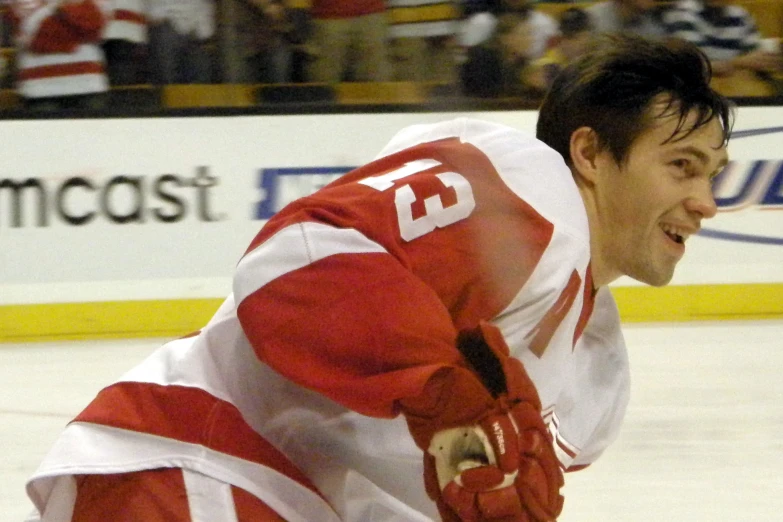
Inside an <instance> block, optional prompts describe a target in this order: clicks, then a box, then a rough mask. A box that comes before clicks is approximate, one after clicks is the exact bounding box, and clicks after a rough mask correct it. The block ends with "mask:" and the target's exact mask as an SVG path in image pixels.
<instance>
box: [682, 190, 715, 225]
mask: <svg viewBox="0 0 783 522" xmlns="http://www.w3.org/2000/svg"><path fill="white" fill-rule="evenodd" d="M685 208H686V210H688V212H692V213H694V214H698V215H699V216H701V218H703V219H710V218H713V217H715V214H717V213H718V205H717V203H715V197H714V196H713V195H712V185H711V184H709V183H706V184H705V186H704V187H702V186H701V185H700V188H699V193H698V194H694V195H692V196H691V197H689V198H688V199H686V200H685Z"/></svg>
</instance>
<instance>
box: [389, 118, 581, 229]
mask: <svg viewBox="0 0 783 522" xmlns="http://www.w3.org/2000/svg"><path fill="white" fill-rule="evenodd" d="M446 138H459V140H460V141H461V142H463V143H470V144H471V145H473V146H475V147H476V148H478V149H479V150H480V151H481V152H482V153H484V154H485V155H486V156H487V158H488V159H489V161H490V162H491V163H492V165H493V166H494V167H495V169H496V171H497V173H498V175H499V176H500V177H501V179H502V180H503V182H504V183H505V184H506V185H507V186H508V187H509V188H510V189H511V190H512V191H513V192H514V193H515V194H517V195H518V196H519V197H520V198H521V199H523V200H524V201H525V202H526V203H528V204H529V205H531V206H532V207H533V208H535V209H536V211H537V212H538V213H539V214H541V216H542V217H544V218H545V219H547V220H548V221H549V222H551V223H553V224H554V225H555V227H556V228H559V229H560V231H562V232H565V233H566V234H568V235H570V236H572V237H577V238H581V239H582V240H584V241H586V240H587V237H588V233H587V214H586V212H585V209H584V203H583V202H582V199H581V197H580V196H579V192H578V191H577V188H576V184H575V183H574V180H573V177H572V174H571V170H570V169H569V168H568V166H567V165H566V163H565V160H564V159H563V157H562V156H561V155H560V154H559V153H558V152H556V151H555V150H554V149H552V148H551V147H549V146H548V145H547V144H545V143H544V142H542V141H540V140H538V139H537V138H535V137H534V136H530V135H528V134H525V133H524V132H522V131H520V130H518V129H515V128H513V127H509V126H506V125H502V124H499V123H494V122H490V121H484V120H477V119H471V118H457V119H453V120H447V121H443V122H439V123H434V124H421V125H412V126H410V127H406V128H404V129H402V130H401V131H400V132H398V133H397V134H396V135H395V136H394V137H393V138H392V139H391V140H390V141H389V143H388V144H387V145H386V147H384V148H383V150H381V152H380V153H379V154H378V156H377V157H376V159H378V158H382V157H385V156H389V155H391V154H394V153H397V152H400V151H402V150H404V149H406V148H409V147H412V146H415V145H418V144H421V143H428V142H432V141H437V140H442V139H446Z"/></svg>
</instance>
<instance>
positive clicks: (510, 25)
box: [460, 0, 558, 97]
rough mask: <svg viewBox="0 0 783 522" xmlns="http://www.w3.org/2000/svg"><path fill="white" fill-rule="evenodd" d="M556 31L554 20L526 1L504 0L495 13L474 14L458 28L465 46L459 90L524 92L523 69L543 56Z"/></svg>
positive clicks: (479, 93) (491, 93) (492, 93)
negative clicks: (460, 88)
mask: <svg viewBox="0 0 783 522" xmlns="http://www.w3.org/2000/svg"><path fill="white" fill-rule="evenodd" d="M557 31H558V29H557V22H556V21H555V20H554V19H553V18H552V17H550V16H549V15H547V14H544V13H542V12H540V11H537V10H535V9H534V8H533V4H532V3H530V2H529V1H527V0H504V1H503V3H502V5H501V6H500V7H499V9H497V10H495V12H480V13H474V14H473V15H472V16H471V17H470V18H468V20H467V21H466V22H465V25H464V26H463V28H462V30H461V31H460V43H461V45H462V46H464V47H465V48H466V49H467V52H466V58H465V63H463V64H462V66H461V70H460V83H461V86H462V90H463V93H464V94H466V95H468V96H478V97H495V96H500V95H520V94H524V91H525V90H526V86H525V83H524V81H523V78H524V74H523V72H524V70H525V68H526V67H527V65H528V64H530V63H531V62H532V61H533V60H536V59H538V58H540V57H541V56H543V54H544V52H545V51H546V48H547V46H548V44H549V42H550V41H551V40H552V39H553V38H554V37H555V36H557Z"/></svg>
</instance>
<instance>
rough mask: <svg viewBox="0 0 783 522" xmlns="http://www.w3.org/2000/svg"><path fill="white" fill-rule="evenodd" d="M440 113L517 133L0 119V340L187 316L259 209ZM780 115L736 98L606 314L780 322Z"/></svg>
mask: <svg viewBox="0 0 783 522" xmlns="http://www.w3.org/2000/svg"><path fill="white" fill-rule="evenodd" d="M457 116H467V117H474V118H482V119H489V120H493V121H498V122H501V123H506V124H509V125H511V126H514V127H517V128H520V129H522V130H524V131H527V132H530V133H533V132H534V130H535V117H536V113H535V112H532V111H531V112H519V111H517V112H485V113H427V114H357V115H318V116H312V115H308V116H304V115H303V116H234V117H209V118H207V117H192V118H146V119H105V120H94V119H92V120H91V119H85V120H71V121H64V120H38V121H32V120H31V121H3V122H0V140H1V141H0V142H1V143H3V146H4V150H5V151H6V154H4V157H3V162H2V165H0V244H2V248H1V249H0V274H2V279H0V341H3V340H15V341H19V340H35V339H41V340H43V339H65V338H88V337H95V338H107V337H131V336H158V335H163V336H169V335H178V334H181V333H186V332H188V331H191V330H194V329H197V328H198V327H200V326H201V325H202V324H203V323H204V322H205V321H206V320H207V319H208V318H209V316H210V315H211V313H212V312H213V311H214V310H215V309H216V307H217V306H218V304H219V303H220V301H221V299H222V298H223V297H224V296H225V295H226V294H227V293H228V292H230V289H231V274H232V272H233V268H234V266H235V264H236V262H237V260H238V259H239V258H240V257H241V255H242V254H243V252H244V249H245V248H246V246H247V244H248V243H249V241H250V239H251V238H252V237H253V236H254V235H255V233H256V232H257V231H258V229H259V228H260V226H261V225H262V224H263V222H264V220H265V219H267V218H268V217H269V216H270V215H272V214H274V212H276V211H277V210H279V209H280V208H282V206H283V205H285V204H286V203H287V202H288V201H291V200H292V199H295V198H296V197H299V196H302V195H306V194H308V193H311V192H312V191H314V190H316V189H317V188H318V187H320V186H322V185H324V184H326V183H328V182H329V181H331V180H333V179H335V178H336V177H339V176H340V175H342V174H343V173H345V172H347V171H348V170H350V169H351V168H352V167H354V166H357V165H360V164H362V163H365V162H367V161H369V160H371V159H372V158H373V157H374V155H375V154H377V153H378V151H380V150H381V148H382V147H383V146H384V145H385V143H386V142H387V141H388V140H389V138H391V137H392V136H393V135H394V133H395V132H396V131H397V130H399V129H400V128H402V127H404V126H406V125H410V124H416V123H424V122H434V121H439V120H443V119H447V118H452V117H457ZM780 121H783V108H777V107H762V108H752V107H748V108H741V109H740V110H739V113H738V119H737V123H736V125H735V134H734V138H733V139H732V142H731V145H730V150H729V151H730V155H731V158H732V162H731V164H730V165H729V167H727V169H726V170H725V172H724V174H722V175H721V177H720V178H719V180H718V182H717V183H716V185H715V195H716V201H717V202H718V204H719V207H720V213H719V214H718V216H717V217H716V218H715V219H713V220H710V221H709V222H705V223H704V230H703V233H702V234H701V235H699V236H696V237H693V238H691V239H690V240H689V242H688V252H687V254H686V257H685V259H684V260H683V261H682V262H681V264H680V266H679V267H678V271H677V274H676V276H675V279H674V281H673V283H672V285H671V286H669V287H667V288H663V289H652V288H647V287H643V286H640V285H637V284H635V283H634V282H632V281H627V280H621V281H619V282H618V283H617V284H615V285H613V291H614V292H615V295H616V297H617V300H618V303H619V305H620V309H621V312H622V315H623V319H624V320H626V321H681V320H694V319H696V320H697V319H729V318H742V317H745V318H763V317H783V212H780V210H781V209H783V163H782V161H783V127H779V126H778V125H777V124H778V122H780ZM776 210H777V211H778V212H776Z"/></svg>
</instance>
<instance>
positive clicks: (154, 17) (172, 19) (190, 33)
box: [148, 0, 216, 85]
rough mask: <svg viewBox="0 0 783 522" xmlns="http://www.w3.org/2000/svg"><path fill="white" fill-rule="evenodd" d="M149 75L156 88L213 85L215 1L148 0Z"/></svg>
mask: <svg viewBox="0 0 783 522" xmlns="http://www.w3.org/2000/svg"><path fill="white" fill-rule="evenodd" d="M148 2H149V18H150V26H149V52H150V69H151V70H150V73H151V75H152V82H153V83H154V84H156V85H167V84H174V83H211V82H212V80H213V73H214V66H213V58H212V54H211V52H210V49H209V40H210V38H212V36H213V35H214V34H215V21H216V20H215V4H214V2H213V0H148Z"/></svg>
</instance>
